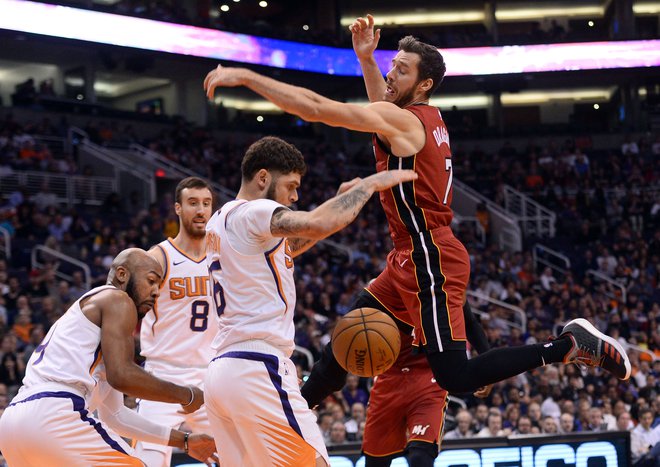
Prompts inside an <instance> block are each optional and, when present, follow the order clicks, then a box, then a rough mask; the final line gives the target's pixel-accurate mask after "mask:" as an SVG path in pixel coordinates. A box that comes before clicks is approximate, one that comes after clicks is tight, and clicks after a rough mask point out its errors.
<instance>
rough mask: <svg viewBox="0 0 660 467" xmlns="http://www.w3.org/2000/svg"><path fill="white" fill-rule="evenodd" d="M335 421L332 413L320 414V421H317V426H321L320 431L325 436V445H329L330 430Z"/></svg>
mask: <svg viewBox="0 0 660 467" xmlns="http://www.w3.org/2000/svg"><path fill="white" fill-rule="evenodd" d="M333 421H334V419H333V417H332V414H331V413H330V412H321V413H319V417H318V420H317V421H316V424H317V425H318V426H319V429H320V430H321V434H322V435H323V440H324V441H325V444H328V443H329V442H330V428H331V427H332V423H333Z"/></svg>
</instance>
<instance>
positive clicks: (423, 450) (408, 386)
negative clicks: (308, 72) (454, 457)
mask: <svg viewBox="0 0 660 467" xmlns="http://www.w3.org/2000/svg"><path fill="white" fill-rule="evenodd" d="M405 392H407V393H413V394H415V397H414V398H413V399H411V400H410V403H409V404H408V406H407V409H408V410H407V412H406V421H407V431H408V444H407V446H406V458H407V459H408V465H409V466H410V467H433V463H434V462H435V458H436V457H437V456H438V449H439V446H440V440H441V438H442V433H443V430H444V424H445V415H446V413H447V397H448V394H447V391H446V390H444V389H442V388H440V387H438V385H437V384H436V382H435V381H434V378H433V373H432V372H431V370H430V368H428V367H422V368H420V367H415V368H413V369H412V370H411V371H410V372H409V373H407V374H406V377H405Z"/></svg>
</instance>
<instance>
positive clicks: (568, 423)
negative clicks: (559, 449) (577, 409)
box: [559, 413, 575, 434]
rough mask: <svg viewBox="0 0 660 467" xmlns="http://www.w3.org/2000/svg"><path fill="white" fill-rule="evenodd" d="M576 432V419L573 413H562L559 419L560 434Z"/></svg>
mask: <svg viewBox="0 0 660 467" xmlns="http://www.w3.org/2000/svg"><path fill="white" fill-rule="evenodd" d="M574 431H575V417H574V416H573V414H571V413H562V414H561V416H560V417H559V433H562V434H568V433H573V432H574Z"/></svg>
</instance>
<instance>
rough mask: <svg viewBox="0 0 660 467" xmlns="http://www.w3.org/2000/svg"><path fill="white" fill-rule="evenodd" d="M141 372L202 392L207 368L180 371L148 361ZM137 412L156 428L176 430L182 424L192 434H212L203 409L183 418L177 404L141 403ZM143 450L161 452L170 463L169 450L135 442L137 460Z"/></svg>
mask: <svg viewBox="0 0 660 467" xmlns="http://www.w3.org/2000/svg"><path fill="white" fill-rule="evenodd" d="M144 369H145V370H146V371H148V372H149V373H151V374H152V375H154V376H157V377H159V378H162V379H164V380H167V381H171V382H173V383H176V384H181V385H184V386H197V387H199V388H200V389H204V376H205V375H206V368H194V367H193V368H181V367H177V366H174V365H169V364H167V363H163V362H154V361H149V360H147V362H146V363H145V365H144ZM137 412H138V413H139V414H140V415H142V416H143V417H146V418H148V419H149V420H151V421H152V422H154V423H157V424H159V425H163V426H169V427H170V428H173V429H178V428H179V427H180V426H181V425H182V424H183V423H184V422H185V424H186V426H187V427H188V428H189V429H190V430H192V431H193V433H206V434H209V435H210V434H211V426H210V424H209V421H208V417H207V415H206V405H202V406H201V407H200V408H199V410H196V411H195V412H193V413H190V414H185V413H182V411H181V406H180V405H179V404H168V403H166V402H158V401H150V400H145V399H141V400H139V401H138V408H137ZM144 450H149V451H159V452H162V453H164V455H165V458H166V459H171V456H172V447H171V446H164V445H162V444H154V443H145V442H142V441H139V442H137V444H136V445H135V454H136V455H137V456H138V457H141V453H142V451H144Z"/></svg>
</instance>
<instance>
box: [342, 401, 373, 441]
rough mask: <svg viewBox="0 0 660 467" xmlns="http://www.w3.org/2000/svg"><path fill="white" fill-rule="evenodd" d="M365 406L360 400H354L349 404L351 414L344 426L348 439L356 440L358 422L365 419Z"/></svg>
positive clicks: (358, 427)
mask: <svg viewBox="0 0 660 467" xmlns="http://www.w3.org/2000/svg"><path fill="white" fill-rule="evenodd" d="M366 412H367V411H366V408H365V406H364V404H363V403H362V402H354V403H353V405H351V416H350V418H349V419H348V420H346V422H345V423H344V426H345V427H346V439H348V440H349V441H355V440H357V433H358V431H359V429H360V423H362V422H364V421H365V420H366V418H367V417H366Z"/></svg>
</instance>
